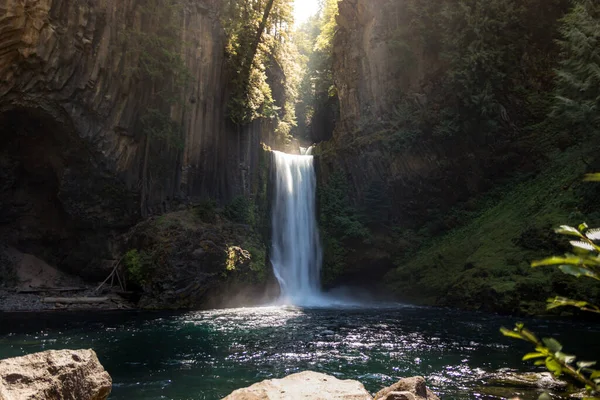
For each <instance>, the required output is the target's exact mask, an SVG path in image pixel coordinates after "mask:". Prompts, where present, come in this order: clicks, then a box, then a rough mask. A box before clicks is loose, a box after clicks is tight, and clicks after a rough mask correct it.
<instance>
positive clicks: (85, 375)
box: [0, 350, 112, 400]
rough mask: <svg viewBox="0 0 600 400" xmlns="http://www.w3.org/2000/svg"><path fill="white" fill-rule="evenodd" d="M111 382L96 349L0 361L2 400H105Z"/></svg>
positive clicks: (39, 354) (49, 353) (34, 355)
mask: <svg viewBox="0 0 600 400" xmlns="http://www.w3.org/2000/svg"><path fill="white" fill-rule="evenodd" d="M111 388H112V379H111V377H110V375H108V373H107V372H106V371H105V370H104V367H102V364H100V361H98V357H96V353H95V352H94V351H93V350H58V351H57V350H49V351H45V352H42V353H35V354H30V355H27V356H23V357H15V358H8V359H5V360H0V399H1V400H33V399H45V400H63V399H64V400H66V399H77V400H105V399H106V398H108V395H109V394H110V391H111Z"/></svg>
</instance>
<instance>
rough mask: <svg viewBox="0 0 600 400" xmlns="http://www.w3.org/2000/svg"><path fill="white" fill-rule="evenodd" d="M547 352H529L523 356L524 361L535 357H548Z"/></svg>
mask: <svg viewBox="0 0 600 400" xmlns="http://www.w3.org/2000/svg"><path fill="white" fill-rule="evenodd" d="M546 356H547V354H544V353H527V354H525V355H524V356H523V361H527V360H532V359H534V358H541V357H546Z"/></svg>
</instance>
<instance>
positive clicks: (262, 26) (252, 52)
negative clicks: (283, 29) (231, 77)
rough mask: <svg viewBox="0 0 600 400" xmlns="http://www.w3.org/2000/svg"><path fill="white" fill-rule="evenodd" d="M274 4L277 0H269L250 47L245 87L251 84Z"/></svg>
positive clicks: (243, 71)
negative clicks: (251, 73) (259, 49)
mask: <svg viewBox="0 0 600 400" xmlns="http://www.w3.org/2000/svg"><path fill="white" fill-rule="evenodd" d="M274 2H275V0H269V1H268V2H267V5H266V6H265V11H264V13H263V17H262V20H261V21H260V25H259V26H258V31H257V32H256V37H255V38H254V42H252V47H250V51H249V52H248V55H247V57H246V60H245V62H244V68H243V69H242V82H243V84H244V85H248V83H249V82H250V72H251V71H252V64H254V58H256V53H257V52H258V46H259V45H260V39H261V38H262V35H263V33H264V32H265V28H266V27H267V22H268V21H269V15H270V14H271V10H272V9H273V3H274Z"/></svg>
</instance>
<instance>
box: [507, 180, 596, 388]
mask: <svg viewBox="0 0 600 400" xmlns="http://www.w3.org/2000/svg"><path fill="white" fill-rule="evenodd" d="M586 180H590V181H597V180H600V174H589V175H587V176H586ZM555 232H556V233H558V234H561V235H565V236H569V237H571V238H574V239H573V240H571V241H570V243H571V246H572V247H573V251H572V253H567V254H565V255H564V256H553V257H549V258H545V259H543V260H539V261H534V262H533V263H531V266H532V267H545V266H556V267H558V268H559V269H560V270H561V271H562V272H563V273H565V274H567V275H572V276H575V277H577V278H579V277H587V278H592V279H595V280H599V281H600V246H598V245H597V244H596V242H598V241H600V229H590V228H589V227H588V225H587V224H585V223H583V224H581V225H579V227H577V228H574V227H572V226H567V225H563V226H561V227H559V228H558V229H556V230H555ZM564 306H572V307H577V308H579V309H581V310H583V311H589V312H593V313H600V307H598V306H597V305H594V304H591V303H589V302H587V301H583V300H573V299H569V298H566V297H554V298H550V299H548V306H547V308H548V309H549V310H550V309H554V308H558V307H564ZM500 331H501V332H502V334H503V335H504V336H508V337H512V338H516V339H521V340H525V341H528V342H530V343H531V344H533V345H534V346H535V352H533V353H528V354H526V355H525V356H524V357H523V360H533V359H537V361H536V362H535V365H545V366H546V368H547V369H548V370H549V371H550V372H552V373H554V375H555V376H556V377H559V376H561V375H563V374H566V375H568V376H570V377H571V378H573V379H575V380H576V381H577V382H578V383H580V384H581V385H582V386H585V388H586V390H587V391H588V393H590V394H592V395H593V396H595V397H592V398H594V399H598V398H600V397H598V395H599V394H600V370H596V369H592V368H591V367H593V366H595V365H596V362H595V361H579V362H577V363H575V360H576V357H575V356H573V355H569V354H566V353H563V352H562V345H561V344H560V343H559V342H558V341H556V340H555V339H552V338H544V339H542V340H541V341H540V340H539V339H538V338H537V337H536V336H535V335H534V334H533V333H532V332H530V331H529V330H527V329H525V327H524V325H523V324H522V323H519V324H517V325H516V327H515V328H514V329H513V330H509V329H506V328H501V329H500Z"/></svg>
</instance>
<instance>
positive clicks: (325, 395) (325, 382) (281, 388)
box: [223, 371, 372, 400]
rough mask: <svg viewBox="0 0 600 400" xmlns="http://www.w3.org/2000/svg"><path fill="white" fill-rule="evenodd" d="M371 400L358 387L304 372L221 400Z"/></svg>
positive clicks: (315, 373)
mask: <svg viewBox="0 0 600 400" xmlns="http://www.w3.org/2000/svg"><path fill="white" fill-rule="evenodd" d="M301 399H310V400H342V399H343V400H372V397H371V395H370V394H369V392H367V391H366V389H365V387H364V386H363V385H362V383H360V382H357V381H353V380H343V381H342V380H339V379H337V378H335V377H333V376H329V375H325V374H320V373H317V372H311V371H305V372H300V373H298V374H293V375H290V376H287V377H285V378H283V379H271V380H266V381H262V382H259V383H256V384H254V385H252V386H250V387H247V388H244V389H239V390H236V391H235V392H233V393H231V394H230V395H229V396H227V397H225V399H223V400H301Z"/></svg>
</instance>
